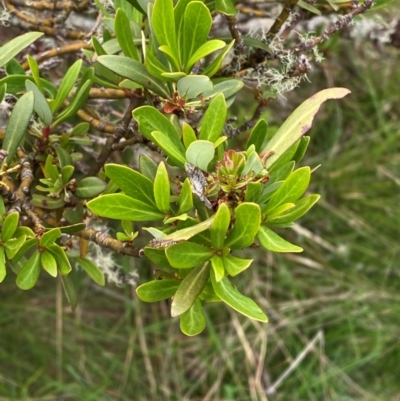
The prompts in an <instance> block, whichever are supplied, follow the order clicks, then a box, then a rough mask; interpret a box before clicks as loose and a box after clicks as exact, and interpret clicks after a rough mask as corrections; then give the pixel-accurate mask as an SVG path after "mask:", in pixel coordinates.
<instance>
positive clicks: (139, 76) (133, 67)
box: [97, 56, 170, 99]
mask: <svg viewBox="0 0 400 401" xmlns="http://www.w3.org/2000/svg"><path fill="white" fill-rule="evenodd" d="M97 61H98V62H99V63H100V64H102V65H104V66H105V67H107V68H109V69H110V70H111V71H113V72H115V73H116V74H118V75H121V76H122V77H124V78H128V79H130V80H131V81H133V82H136V83H138V84H139V85H141V86H143V87H144V88H146V89H149V90H151V91H153V92H154V93H157V94H158V95H160V96H161V97H163V98H165V99H168V98H169V96H170V95H169V92H168V90H167V88H166V87H165V85H164V83H163V82H161V81H160V80H158V79H156V78H154V77H153V76H152V75H151V74H149V72H148V71H147V70H146V67H145V66H144V65H143V64H142V63H140V62H139V61H137V60H132V59H130V58H128V57H123V56H100V57H99V58H98V59H97Z"/></svg>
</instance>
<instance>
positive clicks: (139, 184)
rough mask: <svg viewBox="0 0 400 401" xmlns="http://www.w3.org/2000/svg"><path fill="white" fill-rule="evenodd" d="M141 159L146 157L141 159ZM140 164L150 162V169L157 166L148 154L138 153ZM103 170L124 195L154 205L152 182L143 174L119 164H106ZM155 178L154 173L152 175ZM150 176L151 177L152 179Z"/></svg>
mask: <svg viewBox="0 0 400 401" xmlns="http://www.w3.org/2000/svg"><path fill="white" fill-rule="evenodd" d="M143 159H148V160H146V161H143ZM140 160H141V166H142V167H143V163H148V162H150V160H151V162H152V164H151V166H152V167H151V169H153V168H157V165H156V164H155V163H154V162H153V160H152V159H150V158H149V157H148V156H146V155H144V154H142V155H140ZM105 172H106V175H107V177H108V178H110V179H111V180H113V181H114V182H115V184H117V186H118V188H120V189H121V190H122V191H124V192H125V194H126V195H128V196H130V197H131V198H134V199H136V200H138V201H141V202H144V203H150V204H151V205H154V206H155V205H156V202H155V200H154V191H153V183H152V182H151V181H150V179H149V178H147V177H146V176H145V175H143V174H140V173H139V172H137V171H136V170H133V169H131V168H129V167H127V166H121V165H119V164H106V166H105ZM154 178H155V175H154ZM154 178H153V177H152V179H154Z"/></svg>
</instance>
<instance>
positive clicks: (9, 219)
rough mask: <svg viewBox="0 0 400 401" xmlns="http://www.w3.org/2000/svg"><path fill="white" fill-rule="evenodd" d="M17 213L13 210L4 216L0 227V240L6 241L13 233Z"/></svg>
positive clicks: (17, 217) (16, 225) (16, 224)
mask: <svg viewBox="0 0 400 401" xmlns="http://www.w3.org/2000/svg"><path fill="white" fill-rule="evenodd" d="M18 222H19V213H18V212H13V213H10V214H8V215H7V216H6V218H5V219H4V222H3V227H2V228H1V241H2V242H7V241H8V240H9V239H10V238H12V236H13V235H14V233H15V230H16V229H17V227H18Z"/></svg>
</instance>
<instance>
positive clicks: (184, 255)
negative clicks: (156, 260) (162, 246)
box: [165, 242, 213, 269]
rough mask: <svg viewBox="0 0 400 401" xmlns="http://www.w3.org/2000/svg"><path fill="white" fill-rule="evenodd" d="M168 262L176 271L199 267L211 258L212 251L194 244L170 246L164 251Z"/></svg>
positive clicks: (186, 243) (183, 243) (185, 243)
mask: <svg viewBox="0 0 400 401" xmlns="http://www.w3.org/2000/svg"><path fill="white" fill-rule="evenodd" d="M165 254H166V255H167V258H168V261H169V263H170V264H171V266H172V267H175V268H177V269H188V268H190V267H193V266H197V265H200V264H202V263H204V262H206V261H207V260H209V259H211V258H212V256H213V251H212V249H210V248H208V247H206V246H203V245H199V244H195V243H194V242H180V243H179V244H175V245H171V246H169V247H168V248H167V249H166V250H165Z"/></svg>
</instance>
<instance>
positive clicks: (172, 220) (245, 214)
mask: <svg viewBox="0 0 400 401" xmlns="http://www.w3.org/2000/svg"><path fill="white" fill-rule="evenodd" d="M348 92H349V91H348V90H347V89H343V88H333V89H328V90H325V91H321V92H319V93H317V94H316V95H314V96H313V97H312V98H310V99H308V100H307V101H305V102H304V103H303V104H302V105H300V106H299V107H298V108H297V109H296V110H295V112H294V113H293V114H292V115H291V116H290V117H289V118H288V119H287V120H286V121H285V123H284V124H283V125H282V126H281V127H280V129H279V130H278V131H277V132H276V134H275V135H274V136H273V137H272V138H269V137H268V129H267V123H266V121H265V120H263V119H260V120H259V121H258V122H257V124H256V125H255V127H254V128H253V129H252V131H251V133H250V136H249V139H248V142H247V145H246V150H245V151H242V152H237V151H234V150H232V149H231V150H228V146H229V141H228V140H227V138H226V137H224V136H223V135H222V131H223V127H224V124H225V117H226V108H227V106H226V102H225V99H224V97H223V95H218V96H217V97H215V98H214V99H213V100H212V101H211V102H210V105H209V107H208V109H207V111H206V113H205V114H204V117H203V120H202V123H201V126H200V130H199V131H200V132H199V134H198V135H196V134H195V132H194V130H193V129H192V128H191V127H190V126H189V125H188V124H187V123H185V122H182V124H181V125H180V126H179V127H177V126H176V125H174V124H173V123H172V122H171V121H170V120H169V119H168V118H167V117H165V116H164V115H163V114H162V113H161V112H160V111H158V110H157V109H156V108H155V107H151V106H143V107H140V108H138V109H136V110H134V112H133V116H134V118H135V119H136V121H137V122H138V124H139V128H140V131H141V133H142V134H143V135H144V136H146V137H148V138H149V139H151V140H152V141H153V142H155V143H156V144H157V145H158V146H159V147H160V148H161V149H162V150H163V152H164V153H165V154H166V155H167V160H166V163H165V162H161V163H159V164H158V165H157V164H156V163H155V162H154V161H153V160H152V159H150V158H149V157H147V156H145V155H142V156H141V159H140V171H136V170H133V169H131V168H128V167H125V166H121V165H117V164H108V165H106V166H105V174H106V176H107V177H108V178H109V179H110V180H111V181H112V182H113V183H114V186H116V187H118V188H119V189H120V191H119V192H116V193H112V194H110V193H109V194H107V195H102V196H100V197H97V198H96V199H93V200H91V201H90V202H88V204H87V206H88V208H89V209H90V210H91V211H92V212H93V213H95V214H97V215H99V216H103V217H108V218H111V219H119V220H125V221H126V220H128V221H147V222H150V221H154V222H156V223H155V225H154V226H151V227H148V228H147V230H148V231H149V232H150V233H151V234H152V235H153V236H154V239H153V240H152V241H150V242H149V243H148V244H147V246H145V247H144V249H143V253H144V255H145V256H146V257H147V258H148V259H150V260H151V261H152V262H153V263H154V264H156V265H157V266H158V268H159V269H160V273H159V274H158V277H157V279H156V280H154V281H150V282H148V283H145V284H142V285H141V286H139V287H138V288H137V293H138V296H139V297H140V298H141V299H142V300H144V301H146V302H156V301H160V300H163V299H168V298H172V299H173V301H172V304H171V315H172V316H179V317H180V319H181V329H182V331H183V332H184V333H186V334H188V335H195V334H198V333H200V332H201V331H202V330H203V329H204V327H205V318H204V315H203V311H202V307H203V304H204V302H217V301H222V302H224V303H226V304H227V305H229V306H230V307H232V308H233V309H235V310H236V311H238V312H240V313H242V314H244V315H245V316H248V317H250V318H253V319H256V320H259V321H262V322H266V321H267V317H266V315H265V314H264V312H263V311H262V310H261V309H260V307H259V306H258V305H257V304H256V303H255V302H254V301H253V300H252V299H250V298H248V297H247V296H245V295H243V294H241V293H240V292H239V291H238V290H237V289H236V288H235V286H234V284H233V283H232V281H231V279H232V277H235V276H238V275H239V274H241V273H242V272H243V271H244V270H246V269H247V268H248V267H249V266H250V265H251V263H252V260H251V259H243V258H241V257H240V256H238V255H237V254H236V251H238V250H241V249H244V248H247V247H251V246H253V245H254V244H259V245H261V246H262V247H264V248H265V249H267V250H269V251H273V252H301V251H302V249H301V248H300V247H299V246H297V245H294V244H291V243H289V242H288V241H286V240H285V239H284V238H282V237H281V236H280V235H279V234H277V233H276V232H275V228H277V227H279V228H283V227H291V226H292V225H293V223H294V221H296V220H297V219H299V218H300V217H302V216H303V215H304V214H305V213H306V212H307V211H308V210H309V209H310V208H311V207H312V206H313V205H314V204H315V202H316V201H317V200H318V198H319V195H312V194H311V195H305V193H306V190H307V188H308V186H309V182H310V177H311V169H310V167H300V168H297V169H296V168H295V166H296V164H297V163H299V162H300V160H301V159H302V157H303V155H304V153H305V151H306V148H307V145H308V143H309V138H308V137H305V136H304V134H305V133H306V132H307V131H308V129H309V128H310V127H311V122H312V120H313V117H314V115H315V113H316V112H317V111H318V109H319V107H320V105H321V104H322V103H323V102H324V101H325V100H327V99H331V98H341V97H343V96H345V95H346V94H347V93H348ZM168 164H169V165H171V166H178V167H180V168H181V169H182V175H181V179H179V180H177V179H176V178H173V177H172V176H171V175H170V173H169V171H168ZM185 176H186V177H185ZM160 223H161V225H160Z"/></svg>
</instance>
